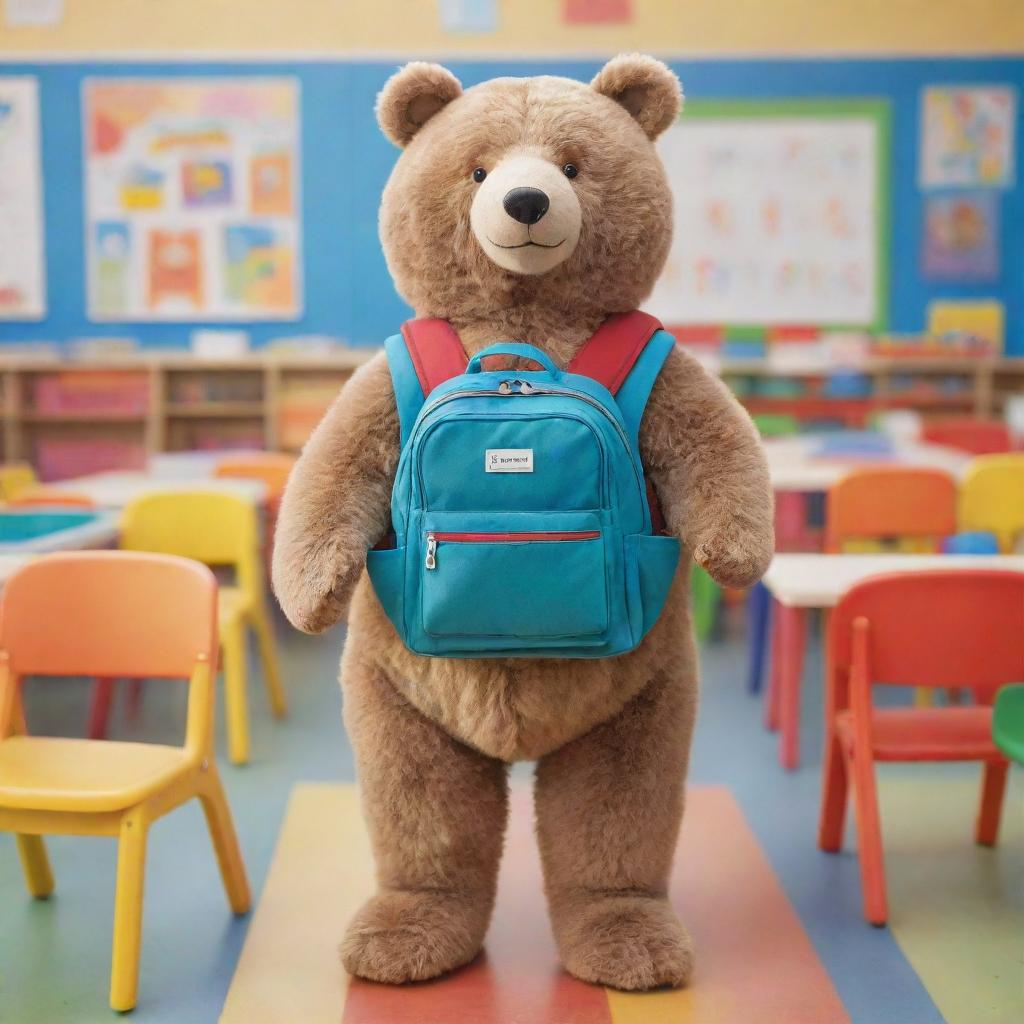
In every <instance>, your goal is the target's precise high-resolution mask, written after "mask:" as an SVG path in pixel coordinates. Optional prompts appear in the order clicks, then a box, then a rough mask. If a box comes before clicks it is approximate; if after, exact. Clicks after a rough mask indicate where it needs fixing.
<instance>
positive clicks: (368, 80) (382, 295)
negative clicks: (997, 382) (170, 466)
mask: <svg viewBox="0 0 1024 1024" xmlns="http://www.w3.org/2000/svg"><path fill="white" fill-rule="evenodd" d="M599 66H600V62H599V61H568V60H559V61H555V62H541V61H537V62H509V61H497V62H467V61H452V62H449V67H451V68H452V70H453V71H454V72H455V73H456V74H457V75H458V76H459V77H460V78H461V79H462V81H463V83H464V84H466V85H470V84H473V83H476V82H479V81H481V80H483V79H486V78H490V77H493V76H496V75H531V74H542V73H548V74H551V73H554V74H562V75H568V76H571V77H574V78H582V79H589V78H590V77H591V76H592V75H593V74H594V73H595V71H596V70H597V69H598V67H599ZM674 67H675V70H676V71H677V72H678V73H679V76H680V77H681V78H682V80H683V85H684V88H685V90H686V93H687V95H688V96H689V97H691V98H700V99H713V98H719V99H721V98H737V99H739V98H743V99H748V98H768V97H797V96H805V97H806V96H829V97H838V96H880V97H883V98H886V99H888V100H889V101H890V102H891V104H892V109H893V148H892V218H891V223H892V241H891V251H890V268H891V269H890V309H889V323H890V327H891V328H892V329H894V330H897V331H914V330H918V329H920V328H921V327H922V325H923V323H924V316H925V306H926V305H927V303H928V302H929V301H930V300H931V299H933V298H936V297H971V296H986V297H987V296H995V297H997V298H1000V299H1001V300H1002V301H1003V302H1004V303H1005V305H1006V308H1007V322H1008V327H1009V340H1008V345H1007V347H1008V350H1009V351H1011V352H1013V353H1015V354H1018V355H1024V187H1022V186H1021V185H1020V183H1019V182H1018V184H1017V185H1016V187H1014V188H1013V189H1010V190H1007V191H1006V192H1004V193H1003V196H1002V200H1001V202H1002V211H1001V212H1002V218H1001V232H1002V238H1001V257H1002V258H1001V274H1000V279H999V281H998V282H996V283H994V284H985V285H962V286H961V285H948V284H944V283H943V284H936V283H933V282H928V281H924V280H922V278H921V276H920V273H919V249H920V242H921V230H922V202H921V194H920V192H919V191H918V188H917V183H916V182H917V144H918V120H919V102H920V90H921V88H922V87H923V86H925V85H928V84H930V83H948V82H963V83H968V84H986V83H1011V84H1015V85H1016V86H1017V88H1018V90H1019V91H1020V92H1022V93H1024V59H991V60H984V59H965V60H951V59H943V60H933V59H916V60H881V59H879V60H835V61H825V60H822V61H805V60H803V61H802V60H771V61H768V60H751V61H732V60H729V61H712V60H702V61H689V62H686V61H681V62H676V63H675V64H674ZM393 69H394V65H392V64H385V63H379V62H376V63H369V62H354V63H348V62H346V63H342V62H338V63H298V64H296V63H264V62H261V63H259V64H237V63H235V64H231V65H223V64H181V63H176V64H155V63H144V64H138V63H136V64H65V63H60V64H39V65H37V64H7V65H3V66H2V68H0V71H2V73H5V74H6V73H10V74H31V75H37V76H38V77H39V79H40V83H41V91H42V92H41V104H42V116H43V171H44V175H45V181H46V191H45V196H46V200H45V202H46V236H47V237H46V248H47V263H48V269H47V273H48V282H47V291H48V302H49V309H50V312H49V316H48V317H47V318H46V319H45V320H43V321H42V322H39V323H24V324H22V323H9V322H8V323H0V342H3V341H15V340H26V339H46V340H55V341H61V340H63V339H65V338H67V337H71V336H76V335H83V334H90V333H91V334H96V333H102V334H104V335H111V334H124V335H130V336H133V337H137V338H139V339H140V340H141V341H142V343H143V344H145V345H152V346H156V345H160V346H167V345H186V344H187V342H188V334H189V331H190V330H191V329H192V327H193V326H195V325H191V324H140V325H132V324H124V325H109V324H103V325H94V324H90V322H89V321H88V319H87V318H86V312H85V310H86V300H85V266H84V258H85V256H84V251H85V250H84V243H83V237H82V231H83V210H82V178H81V173H82V137H81V110H80V92H81V83H82V80H83V78H85V77H86V76H88V75H102V76H118V75H226V76H232V75H244V74H247V73H261V74H285V75H297V76H298V77H299V78H300V79H301V82H302V111H303V125H302V139H303V143H302V145H303V154H302V157H303V160H302V178H303V180H302V185H303V205H304V240H303V242H304V258H305V301H306V309H305V314H304V316H303V317H302V318H301V319H300V320H297V321H293V322H290V323H286V324H281V323H275V324H255V325H246V326H248V327H249V329H250V330H251V332H252V334H253V337H254V338H255V340H256V341H257V342H259V341H263V340H266V339H267V338H272V337H275V336H278V335H281V334H286V333H287V334H294V333H325V334H332V335H340V336H343V337H345V338H348V339H349V340H350V341H351V342H352V343H353V344H357V345H374V344H379V343H380V342H381V340H382V339H383V338H384V337H385V336H386V335H388V334H390V333H391V332H392V331H393V330H394V328H395V325H396V324H397V323H398V322H400V321H401V320H402V319H404V317H405V316H406V315H407V310H406V307H405V306H404V304H403V303H402V301H401V300H400V299H399V298H398V296H397V295H396V294H395V292H394V289H393V287H392V285H391V282H390V279H389V277H388V274H387V269H386V267H385V265H384V258H383V256H382V255H381V251H380V245H379V243H378V240H377V223H376V219H377V204H378V201H379V197H380V192H381V189H382V187H383V185H384V182H385V180H386V178H387V175H388V171H389V169H390V167H391V166H392V164H393V162H394V160H395V156H396V150H395V149H394V148H393V147H392V146H391V144H390V143H388V142H387V141H386V140H385V139H384V138H383V137H382V136H381V134H380V132H379V130H378V129H377V125H376V122H375V120H374V117H373V103H374V98H375V96H376V94H377V92H378V90H379V89H380V87H381V85H382V84H383V82H384V81H385V79H386V78H387V77H388V75H389V74H390V73H391V71H392V70H393ZM1018 120H1019V117H1018ZM1020 151H1021V144H1020V133H1018V139H1017V160H1016V166H1017V167H1020V166H1021V163H1022V161H1021V157H1020Z"/></svg>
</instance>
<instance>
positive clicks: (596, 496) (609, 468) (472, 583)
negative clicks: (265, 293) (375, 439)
mask: <svg viewBox="0 0 1024 1024" xmlns="http://www.w3.org/2000/svg"><path fill="white" fill-rule="evenodd" d="M674 340H675V339H674V338H673V337H672V335H670V334H668V333H667V332H665V331H663V330H662V329H661V325H660V324H659V323H658V322H657V321H656V320H655V319H654V318H653V317H649V316H647V315H646V314H645V313H640V312H637V311H635V312H632V313H625V314H618V315H615V316H612V317H609V319H608V320H606V321H605V323H604V324H603V325H602V326H601V328H600V329H599V330H598V332H597V333H596V334H595V335H594V336H593V337H592V338H591V339H590V340H589V341H588V342H587V343H586V345H585V346H584V348H583V350H582V351H581V352H580V353H579V355H577V357H576V358H575V359H574V360H573V362H572V364H571V365H570V367H569V369H568V370H560V369H559V368H558V367H557V366H555V364H554V363H553V362H552V361H551V359H550V358H549V357H548V356H547V355H546V354H545V353H544V352H542V351H541V350H540V349H538V348H534V347H533V346H531V345H523V344H518V343H515V342H502V343H500V344H497V345H492V346H491V347H490V348H487V349H485V350H484V351H482V352H478V353H477V354H476V355H475V356H473V358H472V359H470V360H469V363H468V365H467V363H466V355H465V352H464V350H463V348H462V345H461V343H460V342H459V339H458V336H457V335H456V334H455V332H454V331H453V330H452V328H451V326H450V325H449V324H448V323H447V321H444V320H416V321H410V322H409V323H406V324H405V325H404V326H403V328H402V333H401V334H396V335H395V336H394V337H392V338H389V339H388V341H387V342H386V345H385V349H386V352H387V359H388V365H389V368H390V370H391V377H392V381H393V384H394V388H395V400H396V402H397V405H398V415H399V420H400V422H401V439H402V454H401V459H400V461H399V463H398V472H397V476H396V478H395V485H394V491H393V493H392V498H391V521H392V526H393V531H394V538H393V546H391V547H384V548H381V547H378V548H375V549H374V550H372V551H370V552H369V554H368V556H367V568H368V570H369V574H370V579H371V580H372V582H373V586H374V589H375V590H376V592H377V596H378V598H379V599H380V602H381V604H382V605H383V606H384V610H385V612H387V615H388V618H390V619H391V621H392V623H394V626H395V629H396V630H398V635H399V636H400V637H401V638H402V640H403V642H404V643H405V645H406V646H407V647H408V648H409V649H410V650H411V651H414V652H415V653H417V654H426V655H433V656H435V657H446V658H509V657H522V658H606V657H609V656H610V655H613V654H621V653H623V652H624V651H629V650H632V649H633V648H634V647H636V646H637V644H639V643H640V640H641V639H642V638H643V636H644V634H646V633H647V631H648V630H649V629H650V628H651V626H653V625H654V622H655V620H656V619H657V617H658V615H659V613H660V612H661V608H662V606H663V604H664V603H665V598H666V597H667V595H668V591H669V587H670V586H671V584H672V579H673V577H674V575H675V570H676V565H677V563H678V561H679V542H678V541H677V540H676V539H675V538H674V537H668V536H664V535H662V534H660V533H659V532H658V530H657V528H652V521H651V503H650V502H649V501H648V488H647V486H646V484H645V479H644V471H643V466H642V465H641V462H640V452H639V449H638V447H637V432H638V430H639V428H640V418H641V416H642V415H643V411H644V407H645V405H646V404H647V398H648V396H649V395H650V391H651V388H652V386H653V385H654V381H655V378H656V377H657V376H658V373H659V371H660V370H661V366H662V364H663V363H664V361H665V359H666V357H667V356H668V354H669V352H670V351H671V349H672V346H673V344H674ZM495 355H511V356H518V357H521V358H525V359H527V360H530V361H531V362H534V363H536V364H538V365H539V366H540V367H541V369H540V370H536V371H534V370H528V371H524V370H518V369H517V370H491V369H487V368H485V365H484V360H485V359H487V358H488V357H490V356H495ZM652 493H653V492H652ZM656 514H657V515H660V514H658V513H657V512H656Z"/></svg>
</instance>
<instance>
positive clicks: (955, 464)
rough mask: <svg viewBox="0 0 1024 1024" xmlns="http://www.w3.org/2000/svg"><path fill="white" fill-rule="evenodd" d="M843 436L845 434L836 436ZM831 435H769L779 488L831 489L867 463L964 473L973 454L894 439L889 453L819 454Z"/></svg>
mask: <svg viewBox="0 0 1024 1024" xmlns="http://www.w3.org/2000/svg"><path fill="white" fill-rule="evenodd" d="M832 436H834V437H841V436H842V434H841V433H840V434H837V435H832ZM828 437H829V435H828V434H799V435H796V436H793V437H769V438H766V439H765V441H764V448H765V453H766V455H767V456H768V472H769V474H770V476H771V481H772V487H773V488H774V490H775V491H804V492H806V491H811V492H815V491H827V490H828V489H829V488H830V487H831V486H832V485H833V484H834V483H836V481H838V480H840V479H841V478H842V477H844V476H846V474H847V473H849V472H851V470H854V469H859V468H862V467H864V466H919V467H925V468H929V469H943V470H945V471H946V472H948V473H951V474H952V475H953V476H955V477H960V476H962V475H963V473H964V471H965V469H966V468H967V464H968V463H969V462H970V461H971V456H969V455H967V454H966V453H964V452H960V451H957V450H956V449H954V448H946V447H944V446H943V445H937V444H925V443H924V442H917V441H915V442H905V441H893V442H892V450H891V452H889V453H888V454H885V453H873V452H867V453H850V454H848V455H846V454H844V455H834V454H828V455H818V454H816V453H818V452H819V451H821V449H822V446H823V445H824V444H825V443H826V438H828Z"/></svg>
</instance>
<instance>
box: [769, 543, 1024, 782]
mask: <svg viewBox="0 0 1024 1024" xmlns="http://www.w3.org/2000/svg"><path fill="white" fill-rule="evenodd" d="M932 569H947V570H948V569H1010V570H1013V571H1015V572H1021V573H1024V555H900V554H881V555H819V554H808V555H805V554H779V555H776V556H775V558H774V559H773V560H772V564H771V565H770V566H769V567H768V572H767V573H765V576H764V579H763V580H762V582H763V584H764V586H765V587H766V588H767V590H768V592H769V593H770V594H771V596H772V597H773V598H774V603H773V614H772V665H771V682H770V683H769V688H768V694H767V698H766V701H765V707H766V719H767V723H768V725H769V727H770V728H774V727H776V726H778V728H779V731H780V745H779V758H780V760H781V762H782V764H783V766H784V767H786V768H796V767H797V766H798V764H799V761H800V750H799V731H800V680H801V676H802V674H803V662H804V649H805V645H806V639H807V621H806V620H807V610H808V609H810V608H823V609H827V608H834V607H835V605H836V604H837V603H838V602H839V598H840V597H842V595H843V594H844V593H846V591H847V590H849V589H850V587H852V586H853V585H854V584H855V583H859V582H860V581H861V580H865V579H867V578H868V577H870V576H877V575H879V574H880V573H887V572H917V571H926V570H932ZM764 639H765V638H764V637H763V636H761V637H757V636H753V637H751V643H755V644H756V643H763V642H764Z"/></svg>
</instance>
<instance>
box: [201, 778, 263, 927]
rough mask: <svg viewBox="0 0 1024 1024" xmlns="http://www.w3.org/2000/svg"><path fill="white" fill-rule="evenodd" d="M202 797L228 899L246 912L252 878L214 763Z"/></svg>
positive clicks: (250, 897)
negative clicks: (248, 873) (250, 879)
mask: <svg viewBox="0 0 1024 1024" xmlns="http://www.w3.org/2000/svg"><path fill="white" fill-rule="evenodd" d="M199 799H200V800H201V801H202V804H203V813H204V814H205V815H206V824H207V827H208V828H209V830H210V839H211V840H213V849H214V852H215V853H216V855H217V864H218V866H219V867H220V877H221V879H223V881H224V891H225V892H226V893H227V897H228V903H229V904H230V905H231V909H232V910H233V911H234V912H235V913H236V914H244V913H246V912H247V911H248V910H249V908H250V907H251V906H252V895H251V894H250V892H249V879H248V877H247V876H246V873H245V863H244V862H243V860H242V853H241V850H239V848H238V836H237V835H236V834H235V824H234V822H233V821H232V819H231V809H230V807H228V802H227V798H226V797H225V796H224V787H223V786H222V785H221V781H220V777H219V776H218V775H217V770H216V768H214V767H213V766H212V765H211V766H210V768H209V769H208V770H207V774H206V779H205V782H204V786H203V789H202V790H201V791H200V794H199Z"/></svg>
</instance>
